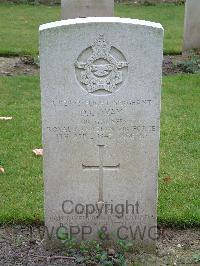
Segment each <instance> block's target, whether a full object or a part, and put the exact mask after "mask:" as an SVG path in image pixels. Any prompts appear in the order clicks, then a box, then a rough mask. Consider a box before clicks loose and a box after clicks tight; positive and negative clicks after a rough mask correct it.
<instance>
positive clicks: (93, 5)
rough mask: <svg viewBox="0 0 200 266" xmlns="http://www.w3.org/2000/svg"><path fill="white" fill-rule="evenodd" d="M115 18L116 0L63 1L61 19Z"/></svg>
mask: <svg viewBox="0 0 200 266" xmlns="http://www.w3.org/2000/svg"><path fill="white" fill-rule="evenodd" d="M113 16H114V0H61V19H69V18H83V17H113Z"/></svg>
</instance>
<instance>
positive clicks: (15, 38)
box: [0, 3, 184, 56]
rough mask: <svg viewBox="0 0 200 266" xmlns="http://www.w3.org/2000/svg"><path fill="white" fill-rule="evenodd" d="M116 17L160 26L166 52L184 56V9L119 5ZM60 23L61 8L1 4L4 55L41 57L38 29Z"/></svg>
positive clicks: (0, 46)
mask: <svg viewBox="0 0 200 266" xmlns="http://www.w3.org/2000/svg"><path fill="white" fill-rule="evenodd" d="M115 15H116V16H120V17H130V18H138V19H145V20H151V21H155V22H160V23H161V24H162V25H163V27H164V29H165V39H164V52H165V53H180V52H181V50H182V36H183V17H184V6H183V5H169V4H160V5H155V6H136V5H124V4H116V5H115ZM59 19H60V7H58V6H53V7H52V6H44V5H35V6H34V5H24V4H21V5H15V4H2V3H1V4H0V29H1V31H0V55H24V54H26V55H32V56H35V55H36V54H37V53H38V27H39V25H40V24H43V23H47V22H50V21H55V20H59Z"/></svg>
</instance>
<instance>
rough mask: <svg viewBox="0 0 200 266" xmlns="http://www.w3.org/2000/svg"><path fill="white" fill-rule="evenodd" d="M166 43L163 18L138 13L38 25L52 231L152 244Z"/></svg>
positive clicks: (47, 218) (48, 216)
mask: <svg viewBox="0 0 200 266" xmlns="http://www.w3.org/2000/svg"><path fill="white" fill-rule="evenodd" d="M162 42H163V29H162V26H161V25H160V24H157V23H151V22H146V21H139V20H131V19H121V18H87V19H72V20H67V21H60V22H55V23H49V24H45V25H42V26H40V63H41V89H42V128H43V148H44V177H45V224H46V226H47V227H48V228H49V231H50V232H51V230H52V231H53V232H56V228H58V227H59V226H60V225H61V226H62V225H64V226H65V227H66V228H67V230H68V232H69V233H71V235H74V237H75V238H77V239H78V240H80V239H82V240H84V239H98V237H99V233H100V232H101V230H107V233H108V235H107V234H106V236H107V237H109V238H111V239H114V240H116V239H127V240H130V241H132V240H133V241H134V243H136V244H138V243H141V244H142V245H147V246H148V247H154V243H155V238H156V225H157V224H156V217H157V215H156V205H157V172H158V156H159V132H160V130H159V126H160V94H161V91H160V89H161V74H162ZM143 234H144V235H143ZM100 235H102V234H100ZM135 239H136V240H135Z"/></svg>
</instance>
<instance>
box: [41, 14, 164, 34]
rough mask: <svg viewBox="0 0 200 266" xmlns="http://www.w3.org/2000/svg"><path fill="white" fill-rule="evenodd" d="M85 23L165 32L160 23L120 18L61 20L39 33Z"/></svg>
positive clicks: (42, 27) (49, 24)
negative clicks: (112, 24) (119, 25)
mask: <svg viewBox="0 0 200 266" xmlns="http://www.w3.org/2000/svg"><path fill="white" fill-rule="evenodd" d="M85 23H121V24H129V25H140V26H146V27H151V28H155V29H160V30H162V31H163V27H162V25H161V24H160V23H155V22H150V21H145V20H139V19H130V18H119V17H87V18H75V19H68V20H60V21H55V22H51V23H46V24H42V25H40V27H39V31H43V30H47V29H52V28H57V27H62V26H69V25H77V24H85Z"/></svg>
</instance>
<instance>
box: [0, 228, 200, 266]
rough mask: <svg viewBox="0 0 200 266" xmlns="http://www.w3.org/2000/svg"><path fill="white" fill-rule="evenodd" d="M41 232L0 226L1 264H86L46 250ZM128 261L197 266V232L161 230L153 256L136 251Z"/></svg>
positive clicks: (199, 244)
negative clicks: (155, 252)
mask: <svg viewBox="0 0 200 266" xmlns="http://www.w3.org/2000/svg"><path fill="white" fill-rule="evenodd" d="M42 230H44V228H43V227H42V226H25V225H12V226H9V225H4V226H1V227H0V265H5V266H8V265H29V266H32V265H34V266H36V265H37V266H41V265H70V266H73V265H85V264H78V263H76V261H75V260H74V257H73V256H69V255H67V254H66V250H54V251H52V250H47V249H45V246H44V243H43V240H42V237H41V232H42ZM127 258H128V263H127V265H158V266H159V265H200V261H198V260H199V259H200V229H197V228H196V229H195V228H193V229H185V230H180V229H170V228H165V229H163V228H162V230H161V234H160V237H159V240H158V242H157V254H156V255H150V254H147V253H144V252H138V253H135V254H127ZM133 262H135V264H133Z"/></svg>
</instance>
